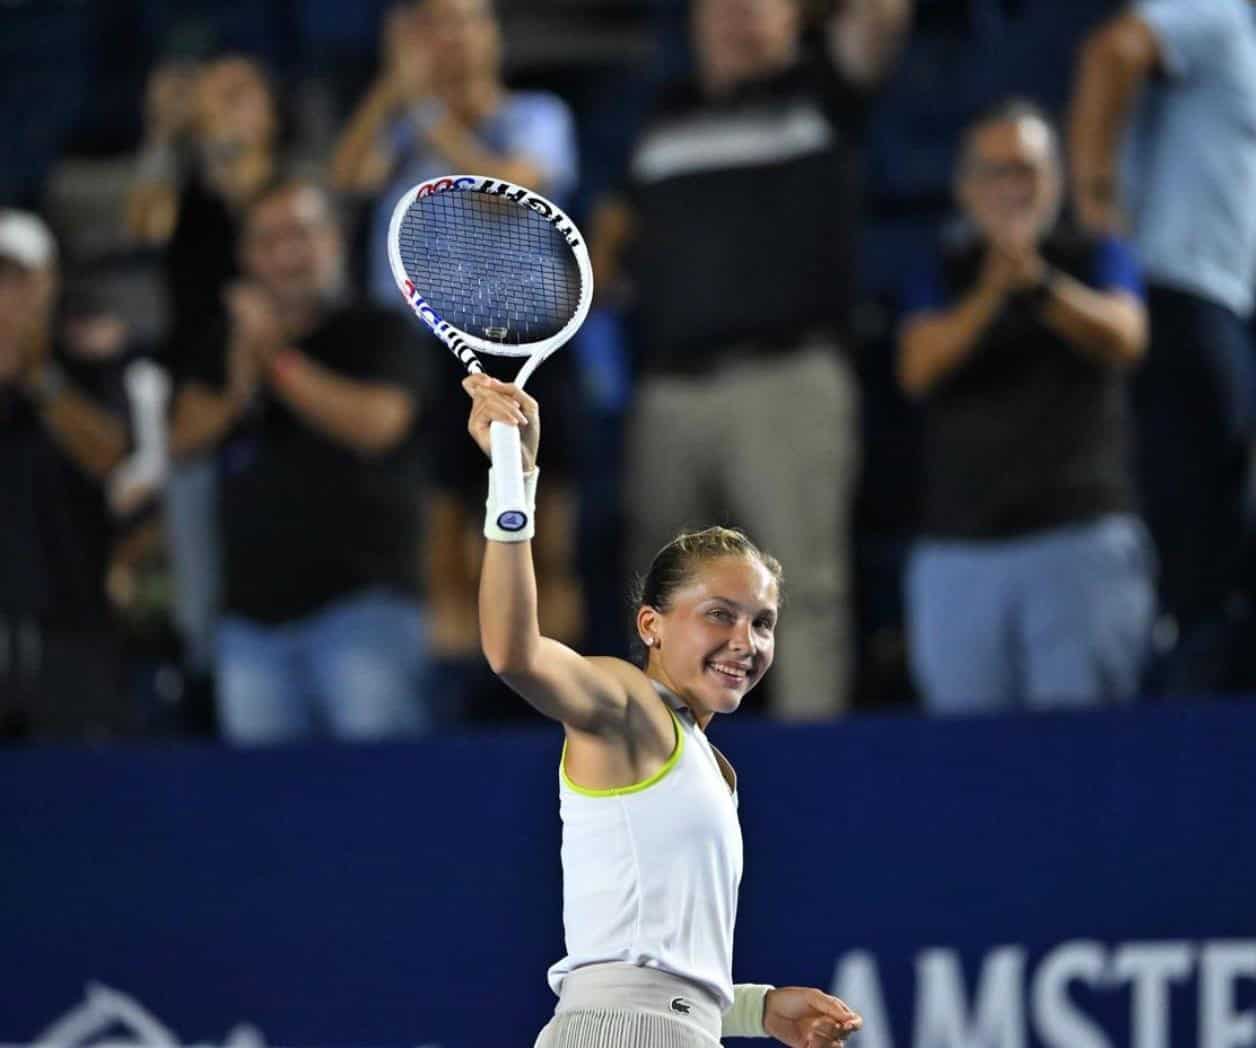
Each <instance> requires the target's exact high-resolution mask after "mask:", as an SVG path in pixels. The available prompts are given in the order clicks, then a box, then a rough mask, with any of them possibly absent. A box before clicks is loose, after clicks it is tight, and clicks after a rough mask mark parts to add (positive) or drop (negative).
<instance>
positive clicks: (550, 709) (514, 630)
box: [463, 375, 640, 735]
mask: <svg viewBox="0 0 1256 1048" xmlns="http://www.w3.org/2000/svg"><path fill="white" fill-rule="evenodd" d="M463 386H464V388H466V389H467V391H468V392H469V393H470V394H471V395H472V398H473V407H472V413H471V421H470V423H469V427H468V428H469V429H470V430H471V433H472V436H473V437H474V438H475V440H476V442H477V443H478V444H479V445H480V447H481V448H484V449H487V446H488V431H489V425H490V423H491V422H493V421H494V420H496V421H501V422H507V423H511V424H514V425H518V424H519V423H520V421H521V420H522V419H523V418H525V417H526V419H527V425H526V426H525V427H524V430H523V434H522V435H523V437H524V446H525V451H524V458H525V462H524V465H525V467H526V468H531V466H532V463H533V462H534V461H535V454H536V448H537V440H538V431H539V428H540V416H539V412H538V409H537V404H536V401H535V400H533V399H532V398H531V397H529V396H528V395H527V394H526V393H523V392H521V391H519V390H517V389H516V388H515V387H514V386H509V385H506V384H504V383H500V382H497V381H495V380H493V379H490V378H488V377H487V376H482V375H473V376H471V377H469V378H467V379H465V380H464V382H463ZM479 613H480V643H481V647H482V648H483V650H484V655H485V657H486V658H487V659H488V662H489V665H490V666H491V667H492V668H493V672H494V673H496V674H497V675H498V676H500V677H501V678H502V679H503V680H504V681H505V682H506V683H507V684H508V685H509V686H510V687H511V688H512V689H513V690H514V691H516V692H518V693H519V694H520V695H522V696H523V697H524V698H525V699H526V700H527V701H528V702H529V703H531V704H532V706H534V707H535V708H536V709H537V710H538V711H540V712H541V713H542V714H544V715H545V716H547V717H550V718H552V719H553V720H556V721H560V722H561V723H563V724H564V725H567V726H568V727H569V728H572V729H575V730H577V731H580V732H584V733H587V734H593V735H606V734H613V733H618V732H620V731H622V730H623V727H624V724H625V720H626V718H627V715H628V708H629V683H628V681H629V677H630V675H631V674H636V675H639V674H640V671H639V670H637V669H636V668H635V667H632V666H629V665H628V664H627V663H625V662H620V661H619V660H618V659H589V658H584V657H583V656H581V655H579V654H578V653H576V652H575V651H573V650H572V649H571V648H569V647H567V646H566V645H565V644H561V643H559V642H558V641H556V640H553V639H551V638H549V637H546V636H544V635H543V634H542V633H541V627H540V622H539V620H538V614H537V586H536V573H535V570H534V568H533V563H532V543H531V542H494V541H489V542H486V543H485V550H484V564H483V566H482V568H481V571H480V600H479Z"/></svg>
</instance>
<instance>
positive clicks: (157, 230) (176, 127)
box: [125, 65, 197, 244]
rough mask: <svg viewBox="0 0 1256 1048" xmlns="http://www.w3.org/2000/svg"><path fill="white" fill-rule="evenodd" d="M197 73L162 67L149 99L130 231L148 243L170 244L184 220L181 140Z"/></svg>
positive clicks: (129, 212) (128, 222)
mask: <svg viewBox="0 0 1256 1048" xmlns="http://www.w3.org/2000/svg"><path fill="white" fill-rule="evenodd" d="M196 78H197V73H196V71H195V70H194V69H191V68H185V67H181V66H178V65H172V66H164V67H162V68H159V69H157V70H156V71H155V72H154V73H153V75H152V77H151V78H150V79H149V83H148V87H147V97H146V99H145V116H144V122H145V129H144V144H143V146H142V147H141V149H140V153H139V158H138V161H137V164H136V171H135V179H134V182H133V183H132V185H131V189H130V191H129V193H128V194H127V201H126V215H125V222H126V229H127V232H128V233H130V235H131V236H133V237H134V238H135V239H137V240H139V241H141V242H143V243H146V244H164V243H165V242H166V241H167V240H169V239H170V237H171V236H172V235H173V234H174V229H175V225H176V223H177V222H178V218H179V184H178V183H179V171H178V156H177V150H178V145H177V143H178V141H179V139H180V137H181V136H183V135H184V134H185V133H186V131H187V130H188V128H189V126H190V124H191V120H192V102H193V94H194V92H195V90H196Z"/></svg>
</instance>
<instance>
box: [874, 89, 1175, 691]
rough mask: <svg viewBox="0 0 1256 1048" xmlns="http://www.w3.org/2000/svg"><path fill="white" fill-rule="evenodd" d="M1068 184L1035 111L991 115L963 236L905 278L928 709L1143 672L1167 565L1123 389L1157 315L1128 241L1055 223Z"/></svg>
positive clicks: (914, 577) (918, 657)
mask: <svg viewBox="0 0 1256 1048" xmlns="http://www.w3.org/2000/svg"><path fill="white" fill-rule="evenodd" d="M1061 183H1062V175H1061V171H1060V163H1059V156H1058V148H1057V143H1056V138H1055V133H1054V131H1053V129H1052V127H1051V125H1050V123H1049V121H1048V120H1047V119H1046V117H1045V116H1044V115H1043V113H1042V112H1041V111H1040V110H1039V109H1038V108H1036V107H1035V106H1033V105H1031V104H1029V103H1025V102H1020V101H1013V102H1009V103H1005V104H1003V105H1001V106H1000V107H998V108H997V109H995V110H993V111H992V112H991V113H989V114H987V115H985V116H983V117H981V118H980V119H978V120H977V122H976V123H975V124H974V125H973V126H972V127H971V128H970V129H969V131H968V132H967V134H966V136H965V140H964V144H963V147H962V149H961V155H960V160H959V171H958V174H957V178H956V186H957V191H958V197H959V202H960V205H961V209H962V211H963V213H964V217H965V219H966V225H967V232H966V233H965V234H964V235H963V236H962V237H960V238H959V239H958V240H957V241H956V242H954V243H950V244H947V245H946V246H945V247H944V249H943V250H942V251H941V252H940V254H939V256H938V257H937V258H935V259H931V260H930V262H929V264H928V265H927V266H926V267H924V269H923V271H922V272H921V273H919V274H918V275H917V276H916V277H915V278H914V279H913V280H912V281H911V282H910V285H909V286H908V287H907V288H905V294H904V303H903V304H904V307H905V309H904V319H903V324H902V328H901V331H900V338H899V357H898V375H899V380H900V383H901V385H902V386H903V388H904V389H905V391H906V392H907V393H908V394H909V395H911V396H913V397H915V398H918V399H920V400H921V401H922V402H923V405H924V410H925V427H926V439H925V456H926V459H925V478H926V479H925V488H926V491H925V520H924V527H923V536H922V538H921V541H920V542H919V544H918V546H917V548H916V549H915V551H914V553H913V557H912V561H911V564H910V567H909V572H908V582H907V596H908V618H909V641H910V648H911V660H912V667H913V671H914V674H915V677H916V680H917V683H918V685H919V687H920V690H921V693H922V695H923V697H924V701H925V705H926V707H927V708H928V709H929V710H930V711H932V712H938V713H957V712H971V711H989V710H1005V709H1031V710H1040V709H1056V708H1077V707H1087V706H1094V705H1098V704H1102V703H1108V702H1115V701H1120V700H1124V699H1127V698H1129V697H1130V696H1131V695H1132V694H1133V693H1134V691H1135V689H1136V688H1137V687H1138V684H1139V680H1140V674H1141V670H1142V666H1143V662H1144V656H1145V654H1146V651H1147V647H1148V638H1149V634H1150V629H1151V625H1152V621H1153V617H1154V610H1155V602H1154V595H1153V590H1152V581H1151V575H1152V570H1153V558H1152V555H1151V552H1150V544H1149V542H1148V540H1147V538H1146V535H1145V532H1144V529H1143V527H1142V524H1141V523H1140V521H1139V519H1138V517H1137V516H1136V514H1135V512H1134V494H1133V489H1132V484H1131V478H1130V475H1129V470H1128V468H1127V461H1126V451H1127V439H1126V438H1127V431H1128V425H1127V420H1126V413H1125V388H1124V387H1125V376H1126V374H1127V372H1129V370H1130V369H1131V368H1132V367H1133V366H1134V365H1135V364H1137V363H1138V361H1139V359H1140V358H1141V356H1142V354H1143V349H1144V345H1145V342H1146V315H1145V311H1144V309H1143V304H1142V294H1141V287H1140V283H1139V277H1138V274H1137V272H1136V268H1135V265H1134V262H1133V259H1132V256H1131V254H1130V252H1129V251H1128V250H1127V249H1126V248H1125V246H1124V245H1123V244H1122V243H1121V242H1120V241H1119V240H1118V239H1116V238H1115V237H1112V236H1102V237H1098V236H1092V235H1086V234H1079V233H1075V232H1073V231H1071V230H1070V229H1068V227H1066V226H1063V225H1062V224H1061V223H1060V222H1059V221H1058V215H1059V212H1060V207H1061Z"/></svg>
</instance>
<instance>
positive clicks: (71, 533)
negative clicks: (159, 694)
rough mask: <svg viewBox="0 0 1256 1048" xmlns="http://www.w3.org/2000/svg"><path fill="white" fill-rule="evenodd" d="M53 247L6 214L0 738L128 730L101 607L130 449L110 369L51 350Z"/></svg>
mask: <svg viewBox="0 0 1256 1048" xmlns="http://www.w3.org/2000/svg"><path fill="white" fill-rule="evenodd" d="M58 285H59V277H58V272H57V263H56V248H55V244H54V242H53V239H52V236H51V234H50V233H49V232H48V230H47V227H45V226H44V224H43V223H42V222H41V221H40V220H39V219H38V218H36V217H35V216H34V215H30V214H26V213H24V212H18V211H7V212H0V655H2V656H3V657H2V658H0V735H9V736H12V735H25V734H34V735H37V736H48V737H57V738H72V737H85V736H98V735H103V734H113V733H117V732H121V731H123V730H125V729H126V728H127V727H128V725H129V719H130V711H129V709H128V704H127V700H126V698H125V692H124V690H123V687H122V676H123V667H122V665H121V658H120V655H119V650H118V646H117V643H116V637H115V635H114V631H113V624H112V622H111V619H110V614H109V607H108V601H107V598H106V595H105V576H106V572H107V569H108V563H109V553H110V545H111V540H112V527H111V524H110V515H109V509H108V506H107V504H106V497H105V486H106V484H107V481H108V479H109V477H110V474H111V473H112V471H113V470H114V469H115V467H117V466H118V464H119V463H121V462H122V461H123V459H124V457H125V455H126V453H127V450H128V444H129V439H130V438H129V434H128V423H127V421H126V410H125V403H126V400H125V393H124V391H123V389H122V378H121V373H120V368H119V366H118V362H117V361H116V360H113V359H104V360H92V359H89V358H87V357H85V356H83V355H74V354H71V353H70V352H68V351H67V349H66V347H65V345H64V344H63V343H60V342H58V341H56V340H55V339H54V327H53V314H54V309H55V306H56V301H57V295H58Z"/></svg>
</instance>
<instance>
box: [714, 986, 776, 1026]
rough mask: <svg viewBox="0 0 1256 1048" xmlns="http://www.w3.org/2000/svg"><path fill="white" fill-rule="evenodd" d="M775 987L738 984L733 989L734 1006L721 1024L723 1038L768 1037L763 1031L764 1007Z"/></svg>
mask: <svg viewBox="0 0 1256 1048" xmlns="http://www.w3.org/2000/svg"><path fill="white" fill-rule="evenodd" d="M775 989H776V987H775V986H763V985H760V984H758V983H738V984H737V985H736V986H734V987H733V1006H732V1007H731V1008H729V1009H728V1011H726V1012H725V1013H724V1015H723V1018H722V1020H721V1022H720V1027H721V1029H720V1035H721V1036H722V1037H767V1036H768V1033H767V1032H766V1031H765V1030H764V1029H763V1005H764V1002H765V1001H766V1000H767V996H768V991H769V990H775Z"/></svg>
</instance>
